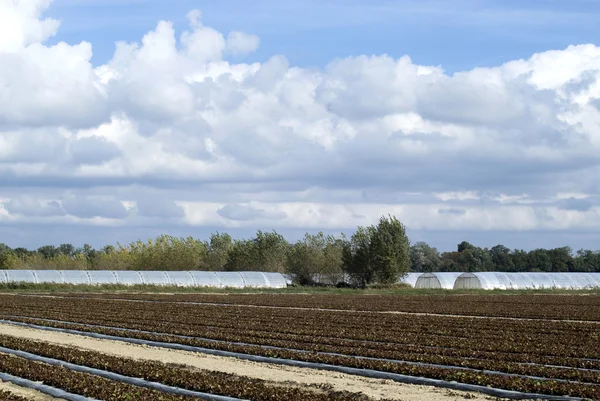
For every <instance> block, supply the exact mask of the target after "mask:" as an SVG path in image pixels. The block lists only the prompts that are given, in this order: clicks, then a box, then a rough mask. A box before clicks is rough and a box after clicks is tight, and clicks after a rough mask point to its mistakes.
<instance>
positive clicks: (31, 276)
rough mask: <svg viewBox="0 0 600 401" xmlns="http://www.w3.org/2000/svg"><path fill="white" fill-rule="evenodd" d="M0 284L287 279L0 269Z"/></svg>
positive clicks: (232, 283)
mask: <svg viewBox="0 0 600 401" xmlns="http://www.w3.org/2000/svg"><path fill="white" fill-rule="evenodd" d="M0 283H32V284H42V283H57V284H90V285H103V284H120V285H136V284H138V285H139V284H148V285H174V286H180V287H218V288H225V287H234V288H248V287H252V288H285V287H287V285H288V279H287V278H286V277H285V276H284V275H283V274H281V273H263V272H208V271H117V270H0Z"/></svg>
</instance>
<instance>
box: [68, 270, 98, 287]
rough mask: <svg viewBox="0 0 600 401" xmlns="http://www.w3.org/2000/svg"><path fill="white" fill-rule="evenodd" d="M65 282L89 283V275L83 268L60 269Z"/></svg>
mask: <svg viewBox="0 0 600 401" xmlns="http://www.w3.org/2000/svg"><path fill="white" fill-rule="evenodd" d="M61 274H62V276H63V279H64V282H65V284H91V281H90V276H88V275H87V272H86V271H83V270H62V273H61Z"/></svg>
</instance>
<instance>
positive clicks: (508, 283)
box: [454, 272, 600, 290]
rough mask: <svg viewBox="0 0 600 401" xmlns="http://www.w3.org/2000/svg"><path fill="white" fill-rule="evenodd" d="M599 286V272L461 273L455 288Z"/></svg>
mask: <svg viewBox="0 0 600 401" xmlns="http://www.w3.org/2000/svg"><path fill="white" fill-rule="evenodd" d="M594 287H600V273H537V272H536V273H502V272H479V273H463V274H462V275H460V276H459V277H458V278H457V279H456V282H455V284H454V288H455V289H471V288H481V289H513V290H520V289H535V288H559V289H573V290H577V289H587V288H594Z"/></svg>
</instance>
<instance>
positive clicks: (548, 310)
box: [64, 294, 600, 321]
mask: <svg viewBox="0 0 600 401" xmlns="http://www.w3.org/2000/svg"><path fill="white" fill-rule="evenodd" d="M64 295H65V296H67V297H68V296H74V297H80V295H79V294H78V295H70V294H64ZM82 296H85V297H94V298H98V297H101V298H105V299H110V298H122V299H133V300H135V299H137V300H153V301H162V302H190V301H191V302H206V303H225V304H232V305H256V306H276V307H301V308H319V309H340V310H353V311H357V310H363V311H398V312H408V313H440V314H451V315H472V316H491V317H512V318H529V319H558V320H588V321H600V295H597V294H590V295H586V296H581V295H579V294H572V295H571V294H568V295H538V294H514V295H491V294H485V295H479V294H478V295H460V296H457V295H427V296H421V295H356V294H352V295H337V294H336V295H331V294H317V295H310V296H308V295H303V294H228V295H219V294H185V295H183V294H173V295H164V294H101V295H97V294H94V295H91V294H87V295H82Z"/></svg>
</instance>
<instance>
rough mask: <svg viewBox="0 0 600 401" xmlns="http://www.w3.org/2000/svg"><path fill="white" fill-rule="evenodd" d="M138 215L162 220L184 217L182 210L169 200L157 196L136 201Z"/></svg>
mask: <svg viewBox="0 0 600 401" xmlns="http://www.w3.org/2000/svg"><path fill="white" fill-rule="evenodd" d="M136 208H137V211H138V215H140V216H144V217H158V218H163V219H172V218H182V217H184V216H185V213H184V211H183V208H182V207H181V206H179V205H177V203H176V202H174V201H172V200H170V199H164V198H161V197H157V196H145V197H143V198H140V199H139V200H138V201H136Z"/></svg>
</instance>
